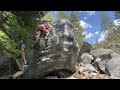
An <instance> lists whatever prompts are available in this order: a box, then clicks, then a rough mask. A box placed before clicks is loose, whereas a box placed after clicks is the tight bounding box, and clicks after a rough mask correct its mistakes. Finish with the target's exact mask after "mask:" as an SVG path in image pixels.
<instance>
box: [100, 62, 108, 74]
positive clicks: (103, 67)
mask: <svg viewBox="0 0 120 90" xmlns="http://www.w3.org/2000/svg"><path fill="white" fill-rule="evenodd" d="M106 64H107V61H100V62H98V65H99V69H100V70H101V71H102V72H103V73H107V72H106Z"/></svg>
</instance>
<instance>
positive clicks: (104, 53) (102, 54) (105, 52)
mask: <svg viewBox="0 0 120 90" xmlns="http://www.w3.org/2000/svg"><path fill="white" fill-rule="evenodd" d="M111 53H113V51H112V50H111V49H103V48H101V49H98V50H94V51H93V52H91V54H92V55H93V56H94V57H95V58H100V59H102V61H104V60H109V59H111V56H110V54H111Z"/></svg>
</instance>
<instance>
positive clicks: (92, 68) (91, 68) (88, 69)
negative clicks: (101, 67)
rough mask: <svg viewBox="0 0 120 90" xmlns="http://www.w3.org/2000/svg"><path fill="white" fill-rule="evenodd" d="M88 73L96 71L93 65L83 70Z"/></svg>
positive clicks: (87, 65)
mask: <svg viewBox="0 0 120 90" xmlns="http://www.w3.org/2000/svg"><path fill="white" fill-rule="evenodd" d="M86 71H89V72H91V71H95V68H94V67H93V66H92V65H91V64H86V65H85V67H84V68H83V72H86Z"/></svg>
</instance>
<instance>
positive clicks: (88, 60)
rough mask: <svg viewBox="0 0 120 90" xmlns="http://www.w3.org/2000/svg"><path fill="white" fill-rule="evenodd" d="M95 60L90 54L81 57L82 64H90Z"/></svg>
mask: <svg viewBox="0 0 120 90" xmlns="http://www.w3.org/2000/svg"><path fill="white" fill-rule="evenodd" d="M93 59H94V58H93V56H92V55H90V54H89V53H83V54H82V55H81V62H82V63H84V64H90V63H91V61H92V60H93Z"/></svg>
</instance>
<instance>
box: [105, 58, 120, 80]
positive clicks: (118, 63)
mask: <svg viewBox="0 0 120 90" xmlns="http://www.w3.org/2000/svg"><path fill="white" fill-rule="evenodd" d="M106 70H107V72H108V73H109V74H110V75H113V76H115V77H119V78H120V58H113V59H111V60H109V61H108V63H107V65H106Z"/></svg>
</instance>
